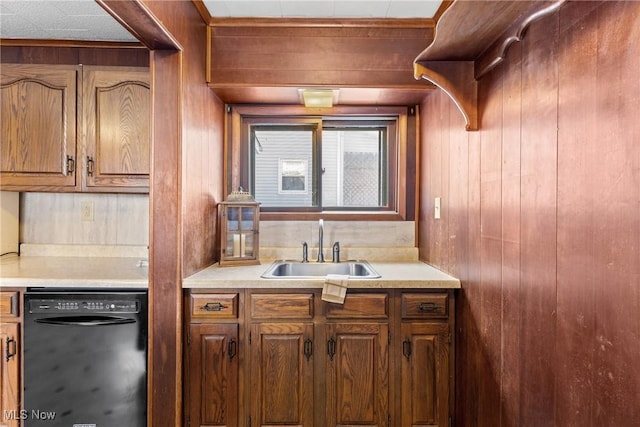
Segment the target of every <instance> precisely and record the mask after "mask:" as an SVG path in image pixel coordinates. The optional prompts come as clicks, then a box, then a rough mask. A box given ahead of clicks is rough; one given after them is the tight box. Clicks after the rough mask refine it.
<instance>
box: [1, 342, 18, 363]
mask: <svg viewBox="0 0 640 427" xmlns="http://www.w3.org/2000/svg"><path fill="white" fill-rule="evenodd" d="M4 351H5V358H6V360H7V362H8V361H9V360H11V358H12V357H13V356H15V355H16V353H17V352H18V343H17V342H16V340H15V339H13V338H9V337H7V342H6V346H5V349H4Z"/></svg>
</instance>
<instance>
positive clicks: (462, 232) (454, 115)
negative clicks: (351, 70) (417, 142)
mask: <svg viewBox="0 0 640 427" xmlns="http://www.w3.org/2000/svg"><path fill="white" fill-rule="evenodd" d="M639 23H640V3H639V2H582V1H578V2H568V3H567V4H565V5H564V6H563V7H562V8H561V9H560V11H559V12H558V13H556V14H554V15H552V16H549V17H546V18H544V19H543V20H541V21H539V22H536V23H534V24H533V25H532V26H531V28H530V29H529V30H528V32H527V35H526V37H525V39H524V40H523V42H522V43H519V44H515V45H514V46H512V47H511V49H510V51H509V52H508V55H507V59H506V61H505V63H504V64H502V65H501V66H499V67H498V68H497V69H496V70H494V71H493V72H492V73H491V74H490V75H488V76H486V77H485V78H483V79H482V80H481V81H480V82H479V85H480V93H479V106H480V111H479V113H480V121H481V130H480V131H479V132H471V133H467V132H465V131H464V130H463V129H464V122H463V120H462V117H461V116H460V114H459V113H458V112H457V110H456V109H455V107H454V106H453V103H452V102H451V101H450V100H449V99H448V98H447V97H446V96H445V95H444V94H443V93H442V92H441V91H436V92H435V93H433V94H431V95H429V96H428V97H427V98H426V99H425V101H424V102H423V103H422V105H421V139H422V145H423V149H422V151H421V164H422V171H421V182H420V184H421V189H422V190H421V202H420V218H419V230H420V233H419V246H420V257H421V259H423V260H426V261H428V262H430V263H432V264H434V265H436V266H438V267H441V268H443V269H445V270H447V271H449V272H451V273H452V274H454V275H456V276H458V277H460V278H461V279H462V282H463V289H462V292H461V293H460V298H459V300H458V301H459V304H458V307H457V326H458V339H457V351H458V353H457V367H456V372H457V374H456V375H457V379H458V383H457V390H456V393H457V398H456V415H457V420H456V421H457V422H456V425H457V426H492V427H493V426H532V427H540V426H578V425H579V426H587V427H588V426H620V427H625V426H629V427H631V426H637V425H640V367H639V365H638V363H637V359H638V356H639V355H640V120H639V119H640V115H639V113H638V111H640V79H639V78H638V75H637V72H638V70H639V69H640V59H639V58H640V43H639V41H640V25H639ZM434 197H442V203H443V205H442V219H440V220H434V219H433V199H434Z"/></svg>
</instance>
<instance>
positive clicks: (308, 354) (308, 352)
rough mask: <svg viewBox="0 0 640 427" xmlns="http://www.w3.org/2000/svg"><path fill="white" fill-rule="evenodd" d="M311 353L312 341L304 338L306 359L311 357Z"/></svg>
mask: <svg viewBox="0 0 640 427" xmlns="http://www.w3.org/2000/svg"><path fill="white" fill-rule="evenodd" d="M312 354H313V341H311V340H310V339H309V338H307V339H306V340H304V355H305V357H306V358H307V360H309V359H311V355H312Z"/></svg>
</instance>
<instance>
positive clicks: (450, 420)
mask: <svg viewBox="0 0 640 427" xmlns="http://www.w3.org/2000/svg"><path fill="white" fill-rule="evenodd" d="M449 427H451V417H449Z"/></svg>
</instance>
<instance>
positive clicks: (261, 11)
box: [0, 0, 441, 42]
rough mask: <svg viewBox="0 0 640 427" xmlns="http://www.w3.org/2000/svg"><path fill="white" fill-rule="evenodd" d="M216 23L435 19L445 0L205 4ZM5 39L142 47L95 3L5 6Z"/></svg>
mask: <svg viewBox="0 0 640 427" xmlns="http://www.w3.org/2000/svg"><path fill="white" fill-rule="evenodd" d="M203 3H204V5H205V6H206V7H207V9H208V11H209V14H210V15H211V16H212V17H214V18H230V17H234V18H235V17H239V18H247V17H255V18H370V19H378V18H380V19H384V18H432V17H433V16H434V14H435V13H436V11H437V10H438V7H439V6H440V3H441V0H431V1H429V0H366V1H361V0H203ZM0 38H3V39H37V40H76V41H111V42H136V41H137V40H136V39H135V38H134V37H133V36H132V35H131V34H130V33H129V32H128V31H127V30H125V29H124V28H123V27H122V26H121V25H120V24H119V23H118V22H116V21H115V20H114V19H113V18H112V17H111V16H110V15H109V14H107V13H106V12H105V11H104V10H103V9H102V7H100V5H98V4H97V3H96V2H95V1H94V0H2V1H0Z"/></svg>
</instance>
